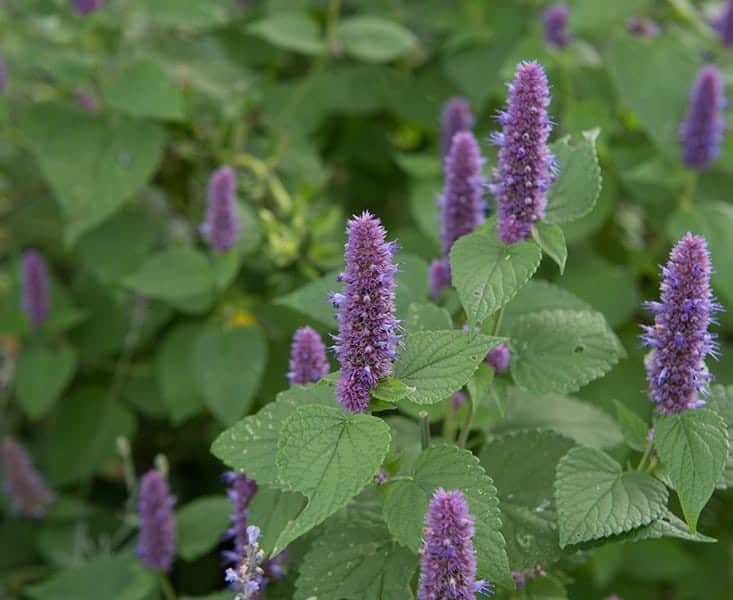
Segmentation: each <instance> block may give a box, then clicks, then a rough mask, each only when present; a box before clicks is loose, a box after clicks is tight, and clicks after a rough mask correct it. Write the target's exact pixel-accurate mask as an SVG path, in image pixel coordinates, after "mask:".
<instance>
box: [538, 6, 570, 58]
mask: <svg viewBox="0 0 733 600" xmlns="http://www.w3.org/2000/svg"><path fill="white" fill-rule="evenodd" d="M569 16H570V10H568V7H567V6H565V5H564V4H555V5H554V6H551V7H550V8H548V9H547V10H546V11H545V12H544V13H543V14H542V21H543V22H544V24H545V41H546V42H547V43H548V44H550V45H551V46H557V47H558V48H564V47H565V46H567V45H568V44H569V43H570V42H571V41H572V37H571V36H570V35H569V34H568V32H567V26H568V17H569Z"/></svg>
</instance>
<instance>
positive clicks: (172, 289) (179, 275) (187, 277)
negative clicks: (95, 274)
mask: <svg viewBox="0 0 733 600" xmlns="http://www.w3.org/2000/svg"><path fill="white" fill-rule="evenodd" d="M123 283H124V285H125V287H127V288H128V289H130V290H133V291H135V292H138V293H140V294H142V295H143V296H146V297H148V298H154V299H156V300H164V301H168V302H173V301H177V300H187V299H189V298H191V297H193V296H197V295H199V294H205V293H209V292H211V290H212V289H213V286H214V281H213V278H212V276H211V265H210V263H209V261H208V260H207V259H206V256H204V255H203V254H201V253H200V252H197V251H196V250H193V249H192V248H185V247H180V246H173V247H171V248H167V249H165V250H163V251H161V252H159V253H157V254H154V255H153V256H151V257H149V258H148V259H147V260H146V261H145V262H144V263H143V264H142V265H141V266H140V268H139V269H138V270H137V271H135V272H134V273H131V274H130V275H128V276H127V277H125V279H124V280H123Z"/></svg>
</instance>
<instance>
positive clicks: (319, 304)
mask: <svg viewBox="0 0 733 600" xmlns="http://www.w3.org/2000/svg"><path fill="white" fill-rule="evenodd" d="M338 274H339V272H338V271H333V272H332V273H329V274H328V275H324V276H323V277H320V278H319V279H315V280H313V281H311V282H310V283H307V284H305V285H304V286H303V287H300V288H298V289H297V290H294V291H292V292H290V293H289V294H287V295H285V296H281V297H280V298H278V299H277V300H275V304H278V305H280V306H287V307H288V308H291V309H293V310H295V311H297V312H299V313H302V314H304V315H306V316H308V317H310V318H311V319H315V320H316V321H318V322H319V323H321V324H323V325H325V326H326V327H330V328H331V329H333V328H335V327H336V311H335V309H334V308H333V305H332V304H331V303H330V302H329V301H328V295H329V294H330V293H331V292H335V291H336V290H337V289H338V287H339V286H340V284H339V283H338V282H337V281H336V277H337V276H338Z"/></svg>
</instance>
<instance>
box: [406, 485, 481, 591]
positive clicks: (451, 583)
mask: <svg viewBox="0 0 733 600" xmlns="http://www.w3.org/2000/svg"><path fill="white" fill-rule="evenodd" d="M473 534H474V529H473V516H472V515H471V514H470V513H469V512H468V504H467V503H466V500H465V498H464V497H463V493H462V492H460V491H445V490H443V489H441V488H438V489H437V490H436V491H435V494H434V495H433V499H432V500H431V502H430V505H429V506H428V510H427V513H426V514H425V529H424V530H423V535H424V542H423V547H422V549H421V551H420V553H421V555H422V556H421V559H420V583H419V586H418V594H417V597H418V600H474V598H475V595H476V593H481V594H490V593H492V590H491V588H492V586H491V585H490V584H488V583H487V582H485V581H476V557H475V555H474V550H473Z"/></svg>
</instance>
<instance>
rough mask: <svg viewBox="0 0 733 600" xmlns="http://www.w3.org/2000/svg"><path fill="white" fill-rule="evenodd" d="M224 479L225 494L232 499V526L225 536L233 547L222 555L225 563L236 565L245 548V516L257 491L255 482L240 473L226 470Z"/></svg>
mask: <svg viewBox="0 0 733 600" xmlns="http://www.w3.org/2000/svg"><path fill="white" fill-rule="evenodd" d="M224 481H225V482H226V483H227V484H229V489H228V490H227V496H229V499H230V500H231V501H232V505H233V508H234V510H233V511H232V516H231V521H232V526H231V527H230V528H229V531H227V536H228V537H229V538H231V539H232V540H233V541H234V549H232V550H223V551H222V556H223V557H224V560H225V561H226V562H227V564H233V565H237V564H239V562H240V561H241V560H242V557H243V556H244V553H245V550H246V548H247V543H248V542H247V517H248V508H249V503H250V501H251V500H252V496H254V494H255V492H256V491H257V484H256V483H255V482H254V481H253V480H251V479H247V478H246V477H245V476H244V475H242V474H240V473H235V472H234V471H227V472H226V473H224Z"/></svg>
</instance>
